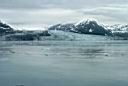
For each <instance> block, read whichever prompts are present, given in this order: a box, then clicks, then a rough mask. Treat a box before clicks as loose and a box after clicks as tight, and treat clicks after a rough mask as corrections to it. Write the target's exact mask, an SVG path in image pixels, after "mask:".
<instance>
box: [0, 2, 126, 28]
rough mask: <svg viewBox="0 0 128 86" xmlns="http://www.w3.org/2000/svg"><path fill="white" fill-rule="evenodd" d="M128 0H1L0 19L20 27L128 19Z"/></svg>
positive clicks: (122, 21) (123, 21)
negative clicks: (85, 20) (84, 20)
mask: <svg viewBox="0 0 128 86" xmlns="http://www.w3.org/2000/svg"><path fill="white" fill-rule="evenodd" d="M127 15H128V0H70V1H69V0H0V19H2V20H3V21H6V22H8V23H10V24H12V25H13V26H14V27H19V28H21V29H22V28H33V29H34V28H36V29H37V28H38V29H40V28H42V27H46V26H47V25H51V24H57V23H67V22H77V21H79V20H81V19H88V18H94V19H97V20H98V21H99V22H101V23H105V24H115V23H123V24H124V23H128V18H126V17H127Z"/></svg>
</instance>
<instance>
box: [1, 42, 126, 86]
mask: <svg viewBox="0 0 128 86" xmlns="http://www.w3.org/2000/svg"><path fill="white" fill-rule="evenodd" d="M16 85H17V86H20V85H24V86H128V41H119V40H118V41H117V40H113V41H112V40H107V41H42V42H38V41H35V42H22V41H21V42H13V41H12V42H5V41H1V43H0V86H16Z"/></svg>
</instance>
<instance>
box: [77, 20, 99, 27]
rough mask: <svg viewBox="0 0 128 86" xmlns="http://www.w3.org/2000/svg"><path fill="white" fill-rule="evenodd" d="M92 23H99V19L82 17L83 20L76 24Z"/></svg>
mask: <svg viewBox="0 0 128 86" xmlns="http://www.w3.org/2000/svg"><path fill="white" fill-rule="evenodd" d="M90 23H95V24H97V20H96V19H82V20H81V21H79V22H77V23H76V24H75V26H77V25H80V24H90Z"/></svg>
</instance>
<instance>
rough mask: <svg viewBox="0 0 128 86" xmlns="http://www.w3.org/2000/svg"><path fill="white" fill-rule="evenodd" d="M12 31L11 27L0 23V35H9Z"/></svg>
mask: <svg viewBox="0 0 128 86" xmlns="http://www.w3.org/2000/svg"><path fill="white" fill-rule="evenodd" d="M13 31H14V29H13V28H12V27H11V26H9V25H7V24H5V23H3V22H1V21H0V35H6V34H10V33H13Z"/></svg>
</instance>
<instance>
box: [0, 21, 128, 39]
mask: <svg viewBox="0 0 128 86" xmlns="http://www.w3.org/2000/svg"><path fill="white" fill-rule="evenodd" d="M87 34H89V35H92V36H89V37H96V36H93V35H99V36H100V37H101V36H107V37H108V38H114V39H115V38H116V39H128V25H120V24H117V25H111V26H105V25H102V24H100V23H97V21H96V20H82V21H79V22H77V23H68V24H57V25H53V26H51V27H49V28H48V30H46V31H27V30H26V31H17V30H15V29H13V28H11V27H10V26H9V25H7V24H5V23H2V22H0V38H2V37H4V39H5V40H23V41H24V40H25V41H28V40H42V39H43V40H45V39H46V40H47V39H48V40H56V39H57V40H63V39H64V40H66V39H69V40H74V39H77V40H78V39H79V40H83V37H85V39H86V37H87ZM84 35H85V36H84ZM98 38H99V37H98ZM103 38H104V37H103ZM85 39H84V40H85Z"/></svg>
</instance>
